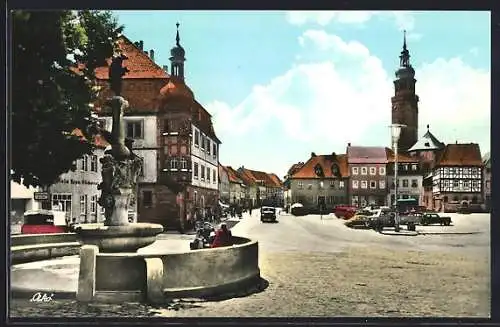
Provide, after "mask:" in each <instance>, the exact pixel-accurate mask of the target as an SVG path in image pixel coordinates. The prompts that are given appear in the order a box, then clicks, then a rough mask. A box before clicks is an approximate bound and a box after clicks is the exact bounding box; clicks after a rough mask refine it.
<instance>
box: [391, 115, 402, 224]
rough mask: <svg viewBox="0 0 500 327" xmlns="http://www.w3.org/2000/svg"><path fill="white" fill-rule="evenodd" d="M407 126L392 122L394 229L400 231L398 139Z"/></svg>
mask: <svg viewBox="0 0 500 327" xmlns="http://www.w3.org/2000/svg"><path fill="white" fill-rule="evenodd" d="M404 127H406V125H402V124H392V125H391V126H390V128H391V136H392V147H393V149H394V208H395V209H396V210H395V213H394V229H395V231H396V232H399V212H398V206H397V204H398V141H399V136H400V135H401V129H402V128H404Z"/></svg>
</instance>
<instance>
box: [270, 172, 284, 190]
mask: <svg viewBox="0 0 500 327" xmlns="http://www.w3.org/2000/svg"><path fill="white" fill-rule="evenodd" d="M269 177H270V178H271V180H272V181H273V182H274V185H275V186H276V187H282V186H283V182H282V181H281V180H280V178H279V177H278V176H277V175H276V174H269Z"/></svg>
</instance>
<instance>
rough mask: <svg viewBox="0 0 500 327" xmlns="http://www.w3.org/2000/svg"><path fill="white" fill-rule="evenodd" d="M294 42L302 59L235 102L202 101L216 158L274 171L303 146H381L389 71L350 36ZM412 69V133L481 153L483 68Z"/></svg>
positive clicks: (441, 64)
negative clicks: (415, 120)
mask: <svg viewBox="0 0 500 327" xmlns="http://www.w3.org/2000/svg"><path fill="white" fill-rule="evenodd" d="M299 42H300V44H301V45H302V47H303V50H304V51H303V53H300V54H299V55H301V56H302V58H303V59H304V60H302V62H301V63H300V64H295V65H294V66H292V67H291V68H290V70H288V71H287V72H286V73H284V74H283V75H281V76H278V77H276V78H274V79H273V80H271V81H270V82H269V83H268V84H267V85H259V86H255V87H254V88H253V90H252V92H251V93H250V94H249V95H248V97H247V98H246V99H245V100H244V101H242V102H241V103H240V104H239V105H237V106H236V107H234V108H231V107H230V106H228V105H227V104H225V103H223V102H219V101H216V102H212V103H209V104H206V108H207V109H208V111H209V112H211V113H212V114H213V116H214V123H215V130H216V131H217V133H218V136H219V138H221V139H222V140H223V141H224V143H223V145H222V146H223V149H221V156H222V157H221V160H222V161H224V160H227V161H230V162H228V164H232V165H235V166H236V165H242V164H244V165H245V166H246V167H252V168H255V169H267V170H271V171H274V172H276V173H278V174H280V175H282V174H284V173H285V172H286V170H287V169H288V168H289V166H290V165H291V164H292V163H294V162H296V161H299V160H307V157H304V156H307V153H309V152H311V151H315V152H317V153H330V152H332V151H335V152H337V153H340V152H344V151H345V146H346V144H347V143H348V142H351V143H353V144H359V145H378V146H385V145H388V144H389V140H390V137H389V129H388V125H389V124H390V121H391V102H390V98H391V96H393V94H394V90H393V83H392V78H393V76H394V75H393V72H389V73H388V72H386V71H385V70H384V69H383V67H382V63H381V61H380V60H379V59H378V58H377V57H376V56H374V55H372V54H371V53H370V51H369V50H368V49H367V48H366V47H365V46H364V45H363V44H361V43H359V42H357V41H349V42H346V41H345V40H343V39H341V38H340V37H338V36H336V35H329V34H327V33H326V32H324V31H321V30H308V31H306V32H304V33H303V34H302V36H301V37H300V38H299ZM311 53H314V55H310V54H311ZM415 69H416V79H417V80H418V82H417V86H416V88H417V94H418V95H419V96H420V103H419V126H420V130H419V134H420V135H422V134H423V133H424V132H425V125H426V124H430V125H431V131H432V132H433V133H434V134H435V135H436V136H437V137H438V138H440V139H441V141H443V142H445V143H446V142H455V140H458V141H460V142H477V143H480V146H481V149H482V150H483V151H485V150H489V142H490V140H489V126H490V103H489V102H490V73H489V72H482V71H478V70H475V69H473V68H471V67H469V66H468V65H467V64H465V63H464V62H463V61H461V60H460V59H457V58H452V59H443V58H439V59H436V60H435V61H434V62H432V63H428V64H424V65H422V66H421V67H416V68H415ZM225 149H227V150H225ZM230 151H232V155H231V154H230ZM272 153H282V155H279V154H278V155H273V156H271V155H272ZM266 155H269V157H266ZM271 157H272V161H271V160H269V159H270V158H271ZM266 158H267V159H266ZM236 159H237V160H240V162H234V161H235V160H236ZM263 159H265V160H263Z"/></svg>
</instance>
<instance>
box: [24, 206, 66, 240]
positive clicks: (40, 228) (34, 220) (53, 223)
mask: <svg viewBox="0 0 500 327" xmlns="http://www.w3.org/2000/svg"><path fill="white" fill-rule="evenodd" d="M68 231H69V227H68V225H67V224H66V213H65V212H64V211H55V210H43V209H41V210H30V211H26V212H25V213H24V224H23V225H22V226H21V234H51V233H67V232H68Z"/></svg>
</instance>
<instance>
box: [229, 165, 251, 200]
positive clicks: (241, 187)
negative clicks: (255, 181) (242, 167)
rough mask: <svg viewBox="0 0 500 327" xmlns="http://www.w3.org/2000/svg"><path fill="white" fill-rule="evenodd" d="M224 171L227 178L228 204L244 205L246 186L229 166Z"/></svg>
mask: <svg viewBox="0 0 500 327" xmlns="http://www.w3.org/2000/svg"><path fill="white" fill-rule="evenodd" d="M226 170H227V172H228V176H229V200H230V201H229V203H231V204H238V205H246V202H245V198H246V186H245V183H243V180H242V179H241V178H240V177H239V174H238V172H237V171H236V170H234V169H233V168H232V167H231V166H227V167H226Z"/></svg>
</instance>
